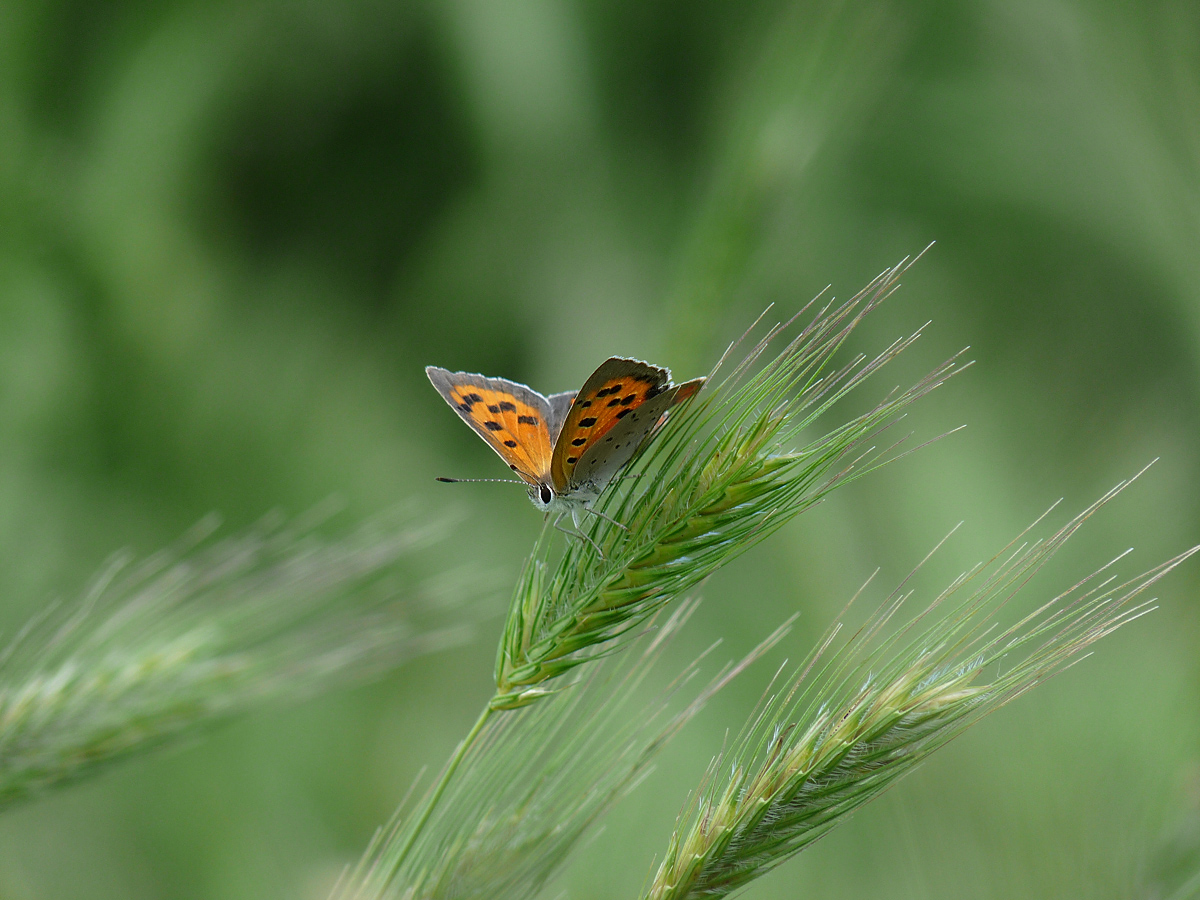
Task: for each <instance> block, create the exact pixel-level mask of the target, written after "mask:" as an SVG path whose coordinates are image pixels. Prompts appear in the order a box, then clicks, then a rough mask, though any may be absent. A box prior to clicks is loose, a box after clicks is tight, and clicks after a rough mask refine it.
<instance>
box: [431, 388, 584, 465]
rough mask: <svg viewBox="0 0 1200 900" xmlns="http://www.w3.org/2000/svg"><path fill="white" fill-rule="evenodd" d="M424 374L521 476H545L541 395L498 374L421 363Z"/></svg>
mask: <svg viewBox="0 0 1200 900" xmlns="http://www.w3.org/2000/svg"><path fill="white" fill-rule="evenodd" d="M425 374H426V375H428V376H429V380H430V381H431V382H432V383H433V386H434V387H435V388H437V390H438V393H439V394H441V395H442V397H443V399H445V401H446V402H447V403H449V404H450V405H451V406H452V407H453V408H454V411H455V412H457V413H458V414H459V416H460V417H461V418H462V420H463V421H464V422H466V423H467V424H468V425H470V426H471V427H472V428H473V429H474V430H475V433H476V434H478V435H479V436H480V437H481V438H483V439H484V440H485V441H487V443H488V445H489V446H490V447H491V448H492V449H493V450H495V451H496V453H498V454H499V455H500V458H501V459H503V460H504V461H505V462H506V463H507V464H508V466H509V468H510V469H512V470H513V471H514V472H516V473H517V474H518V475H519V476H521V478H522V479H523V480H524V481H526V482H528V483H529V484H537V483H538V482H539V481H545V480H546V479H547V478H548V476H549V471H550V460H551V431H550V426H551V423H552V420H553V418H554V412H553V408H552V404H551V402H550V401H549V400H547V398H546V397H543V396H542V395H541V394H539V393H538V392H537V391H535V390H533V389H532V388H528V387H526V386H525V385H523V384H517V383H516V382H515V381H508V380H507V379H504V378H485V377H484V376H483V375H475V374H471V373H469V372H449V371H447V370H446V369H441V368H438V367H437V366H427V367H426V368H425ZM560 403H561V401H560Z"/></svg>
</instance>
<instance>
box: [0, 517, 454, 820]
mask: <svg viewBox="0 0 1200 900" xmlns="http://www.w3.org/2000/svg"><path fill="white" fill-rule="evenodd" d="M317 519H318V516H317V515H314V516H310V517H308V518H307V519H302V520H297V521H296V522H293V523H291V524H290V525H288V524H285V523H284V522H283V521H282V520H281V519H279V518H271V519H267V520H264V521H263V522H262V523H260V525H259V526H258V527H256V528H255V529H253V530H251V531H250V532H248V533H245V534H242V535H240V536H236V537H229V538H224V539H221V540H211V539H210V538H211V535H212V532H213V531H214V530H215V528H216V521H215V518H210V519H209V520H206V521H204V522H202V523H200V525H198V526H197V527H196V528H195V529H193V530H192V532H191V533H190V534H189V535H187V536H186V537H185V538H184V539H183V540H182V541H181V542H180V543H179V545H178V546H176V547H172V548H169V549H167V550H164V551H162V552H160V553H158V554H156V555H154V556H151V557H149V558H147V559H145V560H143V561H141V562H140V563H134V562H133V561H132V560H131V559H130V558H129V557H128V556H122V557H119V558H117V559H114V561H113V562H112V563H111V564H110V565H109V566H108V567H107V569H106V570H105V571H104V572H103V573H101V575H100V576H99V577H98V578H97V579H96V581H95V583H94V584H93V585H92V587H91V589H90V590H89V591H88V593H87V595H86V596H85V598H84V599H83V601H82V602H81V603H80V604H78V605H77V606H75V607H74V608H61V607H58V608H56V607H53V606H52V607H49V608H48V609H47V610H46V611H45V612H44V613H43V614H42V615H41V616H39V617H37V618H36V619H34V620H33V621H31V622H29V623H28V624H27V625H26V626H25V628H23V629H22V631H21V632H20V633H19V634H18V635H16V636H15V638H14V639H12V640H11V641H10V642H9V643H8V645H7V646H6V647H5V649H4V650H3V652H0V805H8V804H11V803H13V802H15V801H17V800H20V799H22V798H25V797H27V796H29V795H31V794H33V793H35V792H38V791H40V790H42V789H44V788H47V787H50V786H52V785H56V784H60V783H63V782H66V781H69V780H74V779H78V778H81V777H83V776H85V775H89V774H91V773H93V772H95V771H96V770H98V769H99V768H101V767H102V766H104V765H107V764H109V763H112V762H114V761H116V760H119V759H122V758H124V757H127V756H130V755H132V754H134V753H136V752H139V751H142V750H145V749H147V748H150V747H153V746H156V745H159V744H162V743H164V742H166V741H169V740H173V739H177V738H179V737H181V736H183V735H185V734H190V733H194V732H195V731H196V730H197V729H198V728H199V727H201V726H203V725H205V724H209V723H212V722H213V721H215V720H218V719H221V718H223V717H226V716H229V715H232V714H234V713H237V712H241V711H245V710H247V709H249V708H251V707H253V706H256V705H259V704H262V703H266V702H268V701H277V700H297V699H300V698H303V697H307V696H310V695H312V694H313V693H315V692H317V691H319V690H322V689H325V688H328V687H330V686H332V685H335V684H338V683H344V682H346V681H347V680H349V679H360V678H365V677H368V676H371V675H378V674H381V673H383V672H385V671H387V670H389V669H391V668H392V667H394V666H396V665H398V664H399V663H400V662H402V661H404V660H406V659H409V658H411V657H412V656H415V655H418V654H422V653H427V652H430V651H432V650H435V649H438V648H441V647H444V646H447V645H448V644H451V643H455V642H459V641H461V640H463V639H465V637H466V636H467V634H468V632H469V628H468V627H467V625H466V624H464V623H463V622H462V621H461V620H462V618H463V611H462V610H461V609H459V610H457V612H456V614H455V615H456V618H457V619H459V623H458V624H455V625H453V626H451V627H447V626H445V625H444V624H438V623H439V622H441V621H444V620H445V618H446V613H447V612H448V611H449V610H448V608H447V607H448V603H449V599H448V598H447V597H445V595H446V594H449V593H457V592H458V591H452V592H443V591H440V590H438V589H436V588H435V589H434V590H432V591H429V590H426V591H425V592H424V594H423V592H422V591H421V590H419V589H418V590H413V589H411V588H407V589H406V588H405V585H404V583H403V582H402V581H399V580H398V579H397V565H398V564H399V563H400V562H402V561H403V560H404V559H405V558H407V557H410V556H412V555H413V554H414V553H416V552H419V551H420V550H421V549H422V548H424V547H425V546H427V545H428V544H429V543H430V542H431V541H432V540H434V539H435V538H436V537H437V535H438V533H439V531H440V529H439V528H438V527H423V528H414V527H412V526H410V525H407V524H405V523H403V522H401V521H397V520H394V519H391V518H389V519H380V520H377V521H375V522H372V523H369V524H368V525H366V526H364V527H362V528H360V529H359V530H358V531H357V532H355V533H354V534H352V535H350V536H349V537H346V538H344V539H342V540H339V541H322V540H320V539H318V538H317V537H315V536H314V535H313V533H312V528H313V527H314V526H315V525H316V524H317ZM401 597H404V600H403V601H402V600H401V599H400V598H401Z"/></svg>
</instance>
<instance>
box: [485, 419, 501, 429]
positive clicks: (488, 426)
mask: <svg viewBox="0 0 1200 900" xmlns="http://www.w3.org/2000/svg"><path fill="white" fill-rule="evenodd" d="M483 427H484V428H486V429H487V430H488V431H500V430H502V429H503V428H504V426H503V425H501V424H500V423H499V422H493V421H492V420H491V419H488V420H487V421H486V422H484V423H483Z"/></svg>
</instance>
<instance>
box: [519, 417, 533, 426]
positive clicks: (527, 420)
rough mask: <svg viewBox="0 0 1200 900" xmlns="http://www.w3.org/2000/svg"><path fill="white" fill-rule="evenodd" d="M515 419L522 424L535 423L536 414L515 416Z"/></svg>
mask: <svg viewBox="0 0 1200 900" xmlns="http://www.w3.org/2000/svg"><path fill="white" fill-rule="evenodd" d="M517 421H518V422H520V423H521V424H522V425H536V424H537V423H538V417H537V416H517Z"/></svg>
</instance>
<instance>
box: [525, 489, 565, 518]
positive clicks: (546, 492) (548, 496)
mask: <svg viewBox="0 0 1200 900" xmlns="http://www.w3.org/2000/svg"><path fill="white" fill-rule="evenodd" d="M529 499H530V501H531V502H532V503H533V505H534V506H536V507H537V508H538V509H539V510H541V511H542V512H549V511H550V509H551V508H552V507H553V506H554V505H555V504H554V501H555V500H557V499H558V494H556V493H554V488H552V487H551V486H550V485H548V484H531V485H530V486H529Z"/></svg>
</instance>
